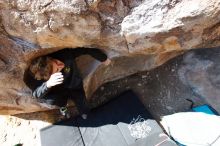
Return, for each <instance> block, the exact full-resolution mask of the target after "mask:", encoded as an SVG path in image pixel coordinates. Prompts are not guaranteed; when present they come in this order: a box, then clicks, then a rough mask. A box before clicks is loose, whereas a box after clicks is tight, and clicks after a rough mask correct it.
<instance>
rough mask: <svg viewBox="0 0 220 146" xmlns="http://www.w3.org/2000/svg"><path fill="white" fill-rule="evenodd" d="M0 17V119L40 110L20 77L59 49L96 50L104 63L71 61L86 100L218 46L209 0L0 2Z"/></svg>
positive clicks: (218, 22) (217, 18) (219, 7)
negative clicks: (189, 53) (122, 80)
mask: <svg viewBox="0 0 220 146" xmlns="http://www.w3.org/2000/svg"><path fill="white" fill-rule="evenodd" d="M0 11H1V14H0V26H1V27H0V114H16V113H27V112H34V111H41V110H47V109H48V107H47V105H43V104H40V103H38V102H37V101H36V100H35V99H33V98H32V97H31V90H30V89H29V87H28V86H27V85H26V84H25V82H24V77H25V71H26V69H27V68H28V65H29V63H30V61H31V60H32V59H34V58H35V57H38V56H41V55H46V54H48V53H52V52H55V51H57V50H60V49H63V48H65V47H69V48H76V47H97V48H100V49H102V50H103V51H104V52H106V54H108V56H109V58H110V59H111V60H112V62H111V64H110V65H108V66H104V65H103V64H100V63H99V62H97V61H95V60H93V59H91V58H90V57H88V56H82V57H79V58H78V65H79V67H80V69H81V72H82V74H83V77H84V88H85V91H86V95H87V97H88V98H90V97H91V96H92V94H93V93H94V91H95V90H96V89H97V88H98V87H99V86H100V85H102V84H103V83H106V82H108V81H112V80H116V79H119V78H122V77H125V76H128V75H130V74H133V73H136V72H139V71H144V70H150V69H153V68H155V67H157V66H159V65H161V64H163V63H165V62H166V61H167V60H169V59H171V58H173V57H175V56H177V55H179V54H181V53H182V52H185V51H187V50H189V49H195V48H202V47H206V48H208V47H216V46H219V44H220V41H219V37H220V1H216V0H200V1H197V0H71V1H70V0H0Z"/></svg>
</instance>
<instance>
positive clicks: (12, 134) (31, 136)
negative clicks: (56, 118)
mask: <svg viewBox="0 0 220 146" xmlns="http://www.w3.org/2000/svg"><path fill="white" fill-rule="evenodd" d="M48 125H50V123H48V122H43V121H39V120H24V119H21V118H17V117H13V116H0V145H1V146H14V145H15V144H19V143H21V144H23V146H40V145H41V144H40V133H39V130H40V129H41V128H43V127H45V126H48Z"/></svg>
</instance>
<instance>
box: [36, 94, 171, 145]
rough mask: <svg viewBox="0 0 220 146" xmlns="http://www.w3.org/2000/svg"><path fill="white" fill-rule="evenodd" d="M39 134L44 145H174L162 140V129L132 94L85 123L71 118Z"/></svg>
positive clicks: (90, 115)
mask: <svg viewBox="0 0 220 146" xmlns="http://www.w3.org/2000/svg"><path fill="white" fill-rule="evenodd" d="M40 133H41V143H42V146H128V145H132V146H138V145H149V146H151V144H152V145H155V144H160V146H168V145H170V146H172V145H175V143H174V142H172V141H171V140H170V139H169V138H168V137H167V139H164V138H163V137H162V138H160V137H161V134H163V135H164V133H163V130H162V129H161V128H160V126H159V125H158V123H157V122H156V121H155V120H153V117H152V116H151V115H150V113H149V112H148V111H147V110H146V108H145V106H144V105H143V104H142V103H141V101H140V100H139V98H138V97H137V96H136V95H135V94H134V93H133V92H132V91H127V92H125V93H123V94H121V95H120V96H118V97H116V98H115V99H114V100H112V101H110V102H109V103H107V104H105V105H103V106H101V107H99V108H96V109H94V110H92V111H91V112H90V113H89V114H88V118H87V119H86V120H84V119H82V118H81V117H77V118H75V119H69V120H67V121H62V122H60V123H57V124H55V125H52V126H49V127H46V128H44V129H42V130H41V132H40ZM152 137H155V138H152ZM161 142H162V143H161Z"/></svg>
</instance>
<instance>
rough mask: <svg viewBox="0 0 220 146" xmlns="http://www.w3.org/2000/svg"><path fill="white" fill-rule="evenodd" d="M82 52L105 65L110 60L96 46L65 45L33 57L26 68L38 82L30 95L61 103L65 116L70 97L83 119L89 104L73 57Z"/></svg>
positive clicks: (44, 100) (55, 103) (42, 99)
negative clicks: (54, 50)
mask: <svg viewBox="0 0 220 146" xmlns="http://www.w3.org/2000/svg"><path fill="white" fill-rule="evenodd" d="M85 54H88V55H91V56H92V57H94V58H95V59H97V60H99V61H101V62H102V63H103V64H104V65H108V64H110V63H111V61H110V59H108V58H107V55H106V54H104V53H103V52H102V51H101V50H99V49H96V48H76V49H70V48H66V49H63V50H60V51H57V52H55V53H52V54H49V55H47V56H42V57H38V58H37V59H34V60H33V61H32V62H31V64H30V66H29V72H30V74H31V75H32V77H34V78H35V81H36V82H37V85H36V86H35V88H34V89H33V97H35V98H37V99H38V100H39V101H40V102H43V103H47V104H49V105H56V106H58V107H60V112H61V114H62V115H64V116H67V117H68V116H69V115H68V114H67V113H68V112H67V111H68V110H67V108H66V104H67V100H68V98H70V99H72V100H74V102H75V104H76V106H77V109H78V111H79V114H80V115H81V116H82V118H83V119H86V118H87V114H86V113H87V112H88V111H89V108H88V103H87V100H86V97H85V92H84V89H83V82H82V77H81V75H80V73H79V70H78V68H77V65H76V62H75V58H76V57H78V56H80V55H85Z"/></svg>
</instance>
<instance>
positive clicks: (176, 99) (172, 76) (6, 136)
mask: <svg viewBox="0 0 220 146" xmlns="http://www.w3.org/2000/svg"><path fill="white" fill-rule="evenodd" d="M125 90H133V91H134V92H135V93H136V94H137V95H138V96H139V97H140V99H141V100H142V102H143V104H144V105H145V106H146V108H147V109H148V110H149V111H150V112H151V114H152V115H153V116H154V117H155V119H157V120H159V119H160V117H161V116H164V115H168V114H172V113H176V112H184V111H189V110H190V106H191V103H190V102H189V101H188V100H187V99H190V100H192V101H193V102H194V103H195V105H201V104H210V105H211V106H212V107H213V108H215V109H216V110H217V111H218V112H219V113H220V106H219V105H220V48H212V49H198V50H192V51H189V52H187V53H185V54H183V55H181V56H178V57H176V58H174V59H172V60H170V61H169V62H167V63H166V64H164V65H162V66H160V67H158V68H156V69H154V70H152V71H146V72H141V73H137V74H134V75H131V76H129V77H126V78H123V79H120V80H117V81H113V82H110V83H107V84H105V85H103V86H102V87H100V88H99V89H98V90H97V91H96V93H95V94H94V97H93V98H92V100H91V101H90V102H91V105H92V106H93V107H97V106H99V105H101V104H103V103H105V102H107V101H109V100H111V99H112V98H115V97H116V95H118V94H120V93H122V92H123V91H125ZM74 110H75V109H74ZM51 115H52V116H51ZM17 117H19V118H16V117H1V118H0V123H1V124H0V131H1V137H0V145H1V146H11V145H13V144H16V143H18V142H20V143H23V144H24V146H30V143H31V145H32V146H35V145H36V146H39V145H40V143H39V129H41V128H42V127H45V126H47V125H49V124H50V122H52V121H56V120H57V117H58V113H57V111H51V112H47V113H40V114H39V113H35V114H32V115H25V116H24V115H19V116H17ZM43 117H44V118H43ZM36 119H37V120H40V121H36ZM42 120H43V121H49V122H43V121H42Z"/></svg>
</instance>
